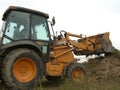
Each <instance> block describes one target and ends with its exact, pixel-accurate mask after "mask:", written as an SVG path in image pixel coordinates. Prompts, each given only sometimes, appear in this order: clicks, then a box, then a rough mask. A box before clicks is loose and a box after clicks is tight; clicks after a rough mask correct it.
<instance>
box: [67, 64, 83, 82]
mask: <svg viewBox="0 0 120 90" xmlns="http://www.w3.org/2000/svg"><path fill="white" fill-rule="evenodd" d="M76 68H79V69H80V70H81V71H82V72H83V75H85V69H84V68H83V66H82V65H81V64H79V63H72V64H70V66H68V68H67V71H66V76H67V79H68V80H70V81H72V82H74V80H73V78H72V72H73V71H74V70H75V69H76Z"/></svg>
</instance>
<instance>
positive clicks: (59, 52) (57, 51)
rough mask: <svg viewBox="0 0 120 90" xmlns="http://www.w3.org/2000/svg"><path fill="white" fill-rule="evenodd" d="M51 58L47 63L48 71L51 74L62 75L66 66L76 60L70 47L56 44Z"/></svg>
mask: <svg viewBox="0 0 120 90" xmlns="http://www.w3.org/2000/svg"><path fill="white" fill-rule="evenodd" d="M51 57H53V58H52V59H51V60H49V62H48V63H46V72H47V74H48V75H50V76H61V75H62V73H63V69H64V67H65V66H66V65H67V64H68V63H69V62H71V61H73V60H74V56H73V53H72V51H71V48H70V47H64V46H63V47H62V46H55V47H54V48H53V51H51Z"/></svg>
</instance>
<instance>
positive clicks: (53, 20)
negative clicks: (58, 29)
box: [52, 17, 55, 26]
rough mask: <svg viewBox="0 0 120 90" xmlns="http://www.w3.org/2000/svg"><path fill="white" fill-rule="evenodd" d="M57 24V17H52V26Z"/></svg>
mask: <svg viewBox="0 0 120 90" xmlns="http://www.w3.org/2000/svg"><path fill="white" fill-rule="evenodd" d="M54 25H55V17H53V18H52V26H54Z"/></svg>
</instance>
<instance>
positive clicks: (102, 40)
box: [61, 31, 114, 55]
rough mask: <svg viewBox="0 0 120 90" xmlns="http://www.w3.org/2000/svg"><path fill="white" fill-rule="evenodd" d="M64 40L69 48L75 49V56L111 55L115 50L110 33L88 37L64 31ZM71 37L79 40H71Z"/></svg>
mask: <svg viewBox="0 0 120 90" xmlns="http://www.w3.org/2000/svg"><path fill="white" fill-rule="evenodd" d="M64 33H65V34H64V36H65V38H64V39H61V41H62V40H63V41H64V40H66V43H67V44H66V45H68V46H69V47H74V48H75V49H74V50H73V51H74V54H76V55H90V54H101V53H111V52H113V50H114V48H113V46H112V43H111V41H110V39H109V36H110V33H109V32H106V33H102V34H97V35H93V36H89V37H86V36H84V37H83V35H82V34H80V35H76V34H72V33H68V32H65V31H64ZM70 37H76V38H78V40H71V39H70Z"/></svg>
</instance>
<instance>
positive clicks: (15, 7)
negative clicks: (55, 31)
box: [2, 6, 49, 20]
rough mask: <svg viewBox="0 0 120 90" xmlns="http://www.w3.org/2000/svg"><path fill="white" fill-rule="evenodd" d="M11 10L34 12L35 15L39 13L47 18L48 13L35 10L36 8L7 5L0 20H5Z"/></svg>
mask: <svg viewBox="0 0 120 90" xmlns="http://www.w3.org/2000/svg"><path fill="white" fill-rule="evenodd" d="M11 11H20V12H26V13H32V14H36V15H40V16H44V17H46V18H49V15H48V14H47V13H43V12H40V11H36V10H32V9H28V8H24V7H18V6H9V8H8V9H7V10H6V11H5V12H4V14H3V17H2V20H5V19H6V18H7V17H8V15H9V13H10V12H11Z"/></svg>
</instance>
